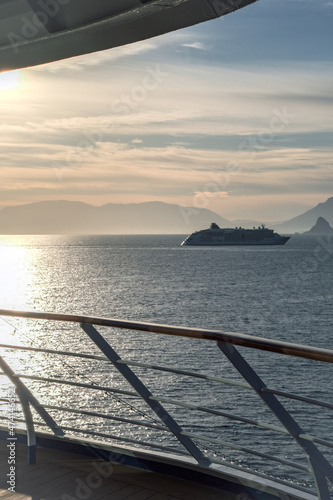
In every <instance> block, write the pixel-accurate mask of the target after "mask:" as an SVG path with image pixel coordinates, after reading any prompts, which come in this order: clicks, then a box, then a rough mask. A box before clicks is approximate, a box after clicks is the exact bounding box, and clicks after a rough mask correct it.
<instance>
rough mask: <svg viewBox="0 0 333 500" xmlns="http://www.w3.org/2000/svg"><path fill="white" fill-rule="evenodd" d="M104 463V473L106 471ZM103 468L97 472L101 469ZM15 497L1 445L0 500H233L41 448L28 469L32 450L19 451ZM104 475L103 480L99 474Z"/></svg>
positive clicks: (161, 477) (19, 447) (174, 481)
mask: <svg viewBox="0 0 333 500" xmlns="http://www.w3.org/2000/svg"><path fill="white" fill-rule="evenodd" d="M103 462H104V466H105V468H104V469H103ZM97 463H98V464H99V465H100V466H101V468H98V465H97V468H96V464H97ZM15 467H16V469H15V475H16V480H15V482H16V485H15V493H13V492H10V491H8V486H9V485H8V484H6V481H7V479H6V477H7V474H8V472H9V465H8V448H7V443H6V441H0V476H1V482H0V500H5V499H6V500H7V499H8V500H9V499H10V500H73V499H77V498H81V499H86V500H88V499H89V500H104V499H105V500H106V499H108V500H110V498H112V500H146V499H149V500H176V499H177V500H192V499H193V498H195V499H196V500H201V499H202V500H204V499H205V500H206V499H210V500H217V499H219V500H221V498H223V499H226V500H234V498H235V495H232V494H231V493H229V492H226V493H225V494H224V493H223V492H221V490H218V489H216V488H211V487H208V486H203V485H200V484H198V483H191V482H190V481H186V480H181V479H177V478H170V477H169V476H166V475H162V474H157V473H154V472H148V471H143V470H138V469H136V468H134V467H129V466H125V465H119V464H116V465H115V464H112V473H107V471H110V463H109V462H105V461H103V460H101V459H92V458H91V457H86V456H81V455H77V454H74V453H69V452H63V451H58V450H48V449H44V448H38V450H37V463H36V464H33V465H29V464H28V461H27V448H26V446H25V445H22V444H19V443H17V445H16V464H15ZM98 470H99V471H105V472H104V476H108V477H103V476H102V475H101V474H102V473H101V474H100V473H98V472H97V471H98Z"/></svg>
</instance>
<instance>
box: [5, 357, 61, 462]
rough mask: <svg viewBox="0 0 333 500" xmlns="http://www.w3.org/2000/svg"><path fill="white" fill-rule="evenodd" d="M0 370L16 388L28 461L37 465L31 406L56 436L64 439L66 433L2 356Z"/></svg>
mask: <svg viewBox="0 0 333 500" xmlns="http://www.w3.org/2000/svg"><path fill="white" fill-rule="evenodd" d="M0 368H1V369H2V371H3V372H4V373H5V374H6V375H7V377H8V378H9V380H10V381H11V382H12V384H13V385H14V386H15V388H16V393H17V395H18V397H19V400H20V403H21V406H22V410H23V413H24V417H25V422H26V427H27V446H28V461H29V463H31V464H34V463H36V435H35V429H34V423H33V419H32V414H31V410H30V405H31V406H33V407H34V408H35V410H36V412H37V413H38V414H39V416H40V417H41V418H42V419H43V420H44V422H45V423H46V425H47V426H48V427H50V429H51V430H52V432H53V433H54V434H55V435H56V436H60V437H62V436H64V432H63V431H62V430H61V429H60V428H59V427H58V426H57V424H56V422H55V421H54V420H53V418H52V417H51V415H50V414H49V413H48V412H47V411H46V410H45V408H44V407H43V406H42V405H41V404H40V403H39V402H38V400H37V399H36V398H35V396H34V395H33V394H32V393H31V392H30V391H29V389H28V388H27V387H26V385H25V384H24V383H23V382H22V380H20V379H19V377H18V376H17V375H15V372H14V371H13V370H12V369H11V367H10V366H9V365H8V364H7V363H6V361H5V360H4V359H3V357H2V356H0Z"/></svg>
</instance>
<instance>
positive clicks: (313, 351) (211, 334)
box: [0, 309, 333, 500]
mask: <svg viewBox="0 0 333 500" xmlns="http://www.w3.org/2000/svg"><path fill="white" fill-rule="evenodd" d="M1 316H11V317H17V318H27V319H41V320H49V321H61V322H72V323H79V324H80V326H81V328H82V330H83V331H84V332H85V333H86V334H87V335H88V337H90V339H91V340H92V341H93V342H94V343H95V344H96V345H97V347H98V348H99V349H100V351H102V353H103V355H102V356H101V355H94V354H84V353H73V352H68V351H57V350H52V349H46V348H39V347H38V348H37V347H25V346H17V345H11V344H0V347H2V348H3V349H5V350H14V349H15V350H26V351H31V352H36V353H46V354H54V355H58V356H67V357H74V358H82V359H86V360H95V361H103V362H108V363H110V362H111V363H112V364H113V366H114V367H115V368H116V370H118V372H120V374H121V375H122V377H123V378H124V379H125V380H127V382H129V384H130V385H132V387H133V389H134V391H131V390H123V389H120V388H111V387H106V386H104V385H99V384H96V383H83V382H76V381H73V380H64V379H63V378H60V379H59V378H52V377H43V376H38V375H37V376H36V375H29V374H24V373H22V374H21V373H15V372H14V371H13V370H12V369H11V368H10V367H9V366H8V365H6V363H5V362H4V360H2V358H0V360H2V368H3V370H4V372H3V373H1V372H0V375H2V374H5V375H7V377H8V378H10V380H11V381H12V382H13V383H14V384H15V385H16V387H17V389H18V395H19V399H20V403H21V405H22V408H23V413H24V417H25V423H26V425H27V430H28V432H29V439H30V442H31V443H35V437H34V425H36V426H37V425H38V426H40V425H43V426H45V423H46V425H48V426H49V427H51V428H53V430H56V432H61V431H64V430H69V431H72V432H77V433H81V434H87V435H93V436H95V437H103V438H108V439H113V440H116V441H117V440H118V441H119V440H123V441H124V442H127V443H133V444H141V445H144V446H148V447H149V446H150V447H152V448H157V449H162V450H165V451H173V452H177V453H182V454H188V455H189V456H192V457H193V458H194V459H195V460H196V462H197V463H198V464H200V465H201V466H202V467H206V468H207V467H211V465H212V464H213V463H215V464H220V463H221V461H219V460H218V459H214V458H210V459H208V457H206V456H205V455H204V454H203V453H202V451H201V449H200V447H199V445H197V441H199V442H200V441H202V442H207V443H211V444H215V445H218V446H222V447H224V448H230V449H234V450H239V451H242V452H245V453H250V454H251V455H253V456H258V457H261V458H265V459H266V458H268V459H270V460H272V462H277V463H280V464H284V465H286V466H290V467H294V468H295V469H298V470H301V471H310V472H311V473H312V474H313V477H314V479H315V482H316V485H317V490H318V495H319V498H320V499H322V500H324V499H325V500H326V499H328V498H329V493H328V486H327V480H329V481H331V482H333V468H332V466H331V465H330V464H329V463H328V461H327V460H326V458H325V457H324V456H323V455H322V454H321V452H320V451H319V450H318V449H317V448H316V446H315V443H317V444H321V445H325V446H327V447H330V448H331V447H332V443H331V442H330V441H328V440H324V439H320V438H316V437H313V436H310V435H307V434H306V433H305V432H304V431H303V429H302V428H301V427H299V425H298V424H297V423H296V422H295V420H294V419H293V417H291V415H290V414H289V412H288V411H287V410H286V409H285V408H284V407H283V406H282V404H281V403H280V402H279V401H278V400H277V399H276V396H281V397H285V398H289V399H292V400H296V401H301V402H304V403H308V404H312V405H317V406H321V407H324V408H326V409H329V410H331V409H333V405H332V404H330V403H328V402H323V401H317V400H315V399H311V398H307V397H303V396H298V395H296V394H291V393H288V392H284V391H280V390H276V389H270V388H268V387H267V386H266V385H264V384H263V382H262V381H261V379H260V378H259V377H258V375H257V374H256V373H255V372H254V370H253V369H252V367H250V366H249V365H248V363H247V362H246V361H245V360H244V358H243V357H242V356H241V354H240V353H239V352H238V351H237V350H236V348H235V347H234V346H235V345H240V346H243V347H249V348H252V349H257V350H263V351H269V352H275V353H280V354H284V355H288V356H297V357H301V358H305V359H312V360H317V361H321V362H328V363H332V362H333V351H332V350H329V349H320V348H313V347H309V346H303V345H298V344H292V343H288V342H281V341H275V340H270V339H265V338H259V337H251V336H249V335H243V334H239V333H230V332H222V331H214V330H205V329H199V328H186V327H178V326H169V325H158V324H154V323H142V322H134V321H125V320H118V319H106V318H96V317H91V316H81V315H68V314H54V313H39V312H24V311H9V310H1V309H0V317H1ZM93 325H99V326H105V327H112V328H121V329H126V330H135V331H141V332H148V333H158V334H163V335H174V336H180V337H186V338H193V339H200V340H210V341H215V342H217V345H218V347H219V348H220V351H222V352H223V354H224V355H225V356H226V358H227V359H229V361H230V362H231V363H232V364H234V366H235V368H236V369H237V370H238V371H239V372H240V374H241V375H242V377H243V379H245V381H246V383H244V382H243V383H241V382H238V381H236V380H228V379H225V378H219V377H214V376H209V375H205V374H202V373H197V372H193V371H186V370H180V369H178V368H173V367H172V368H170V367H165V366H164V367H163V366H157V365H154V364H148V363H142V362H137V361H133V360H125V359H122V358H120V357H119V356H118V354H117V353H116V352H115V351H114V350H113V348H112V347H111V345H110V344H109V343H107V342H106V340H105V339H104V338H103V337H102V336H101V334H100V333H99V332H98V331H97V330H96V329H95V328H94V326H93ZM130 366H133V367H139V368H143V369H145V370H158V371H165V372H167V373H172V374H178V375H181V376H187V377H193V378H197V379H202V380H203V381H208V382H214V383H218V384H229V385H235V386H238V387H241V388H244V389H251V390H252V391H253V392H254V393H257V395H258V396H259V397H260V398H262V399H263V401H264V402H265V403H266V404H267V405H268V407H269V408H270V410H271V411H272V413H273V414H274V415H275V416H276V417H277V418H278V419H279V420H280V422H281V423H282V427H277V426H274V425H270V424H267V423H264V422H260V421H255V420H252V419H249V418H246V417H243V416H237V415H234V414H232V413H230V412H228V411H220V410H218V409H214V408H208V407H206V406H201V405H197V404H192V403H190V402H189V401H186V402H183V401H178V400H175V399H172V398H170V397H162V396H155V395H153V394H151V393H150V391H149V390H148V388H147V387H146V386H145V385H144V384H143V383H142V381H141V380H140V379H139V378H138V377H137V375H135V374H134V372H133V371H132V370H131V369H130ZM23 379H27V380H33V381H37V382H46V383H54V384H64V385H68V386H73V387H82V388H86V389H93V390H97V391H104V392H105V393H107V394H111V395H122V396H127V397H129V398H141V400H142V401H144V402H145V403H146V405H147V406H148V407H150V409H151V410H152V411H153V412H155V414H156V415H155V419H157V420H158V419H160V420H161V421H162V423H163V425H161V422H160V424H157V423H156V422H155V421H154V424H148V423H146V422H142V423H141V422H139V421H137V420H135V419H126V418H122V417H121V416H119V417H113V416H109V415H104V414H102V413H100V412H98V411H96V412H92V411H86V410H76V409H74V408H66V407H64V406H57V405H47V404H45V405H43V406H41V405H40V404H39V403H38V401H37V400H36V398H34V396H33V395H32V393H31V392H30V391H29V389H27V388H26V386H25V385H24V383H23V382H22V380H23ZM115 397H117V396H115ZM162 403H165V404H167V405H169V406H170V405H171V406H175V407H180V408H184V409H189V410H194V411H199V412H204V413H206V414H211V415H216V416H218V417H222V418H226V419H228V420H230V421H237V422H241V423H243V424H249V425H252V426H257V427H260V428H263V429H266V430H270V431H273V432H279V433H282V434H285V435H289V436H291V437H292V438H293V439H294V440H295V441H296V442H297V443H298V445H299V446H300V447H301V448H303V450H304V451H305V452H306V454H307V455H309V465H310V468H309V469H307V468H306V467H304V466H302V465H300V464H296V463H294V462H292V461H290V460H286V459H283V458H278V457H275V456H273V455H270V454H266V453H261V452H258V451H255V450H253V449H251V448H247V447H244V446H242V445H238V444H234V443H228V442H226V441H224V440H222V439H215V438H211V437H207V436H204V435H201V434H197V433H195V432H189V431H187V430H186V431H185V430H183V429H182V428H181V427H180V426H179V425H178V423H177V421H176V420H174V419H173V417H171V415H170V413H169V412H168V411H166V410H165V408H164V407H163V406H162ZM29 405H32V406H33V407H34V408H35V410H36V411H37V412H38V413H40V416H41V418H42V419H43V420H44V422H45V423H44V424H43V423H42V424H41V423H40V422H34V420H33V418H32V414H31V412H30V406H29ZM47 410H54V411H59V412H60V411H61V412H63V413H64V414H65V413H66V412H67V413H77V414H83V415H87V416H91V417H98V418H104V419H106V420H111V421H112V420H114V421H119V422H122V423H128V424H132V425H141V426H143V427H148V428H152V429H155V430H159V431H167V432H170V433H172V434H174V436H175V437H176V439H177V440H178V442H179V443H180V444H182V445H183V447H184V448H185V450H186V451H185V450H183V451H181V450H175V449H173V448H170V447H169V446H165V445H156V443H155V444H154V443H147V442H146V441H141V440H139V439H132V438H128V437H125V436H122V437H120V436H115V435H113V434H108V433H105V432H96V431H94V430H89V429H78V428H75V427H70V426H68V425H60V426H58V425H57V424H56V422H54V421H53V420H52V419H51V417H50V415H49V414H48V412H47ZM149 418H151V417H149Z"/></svg>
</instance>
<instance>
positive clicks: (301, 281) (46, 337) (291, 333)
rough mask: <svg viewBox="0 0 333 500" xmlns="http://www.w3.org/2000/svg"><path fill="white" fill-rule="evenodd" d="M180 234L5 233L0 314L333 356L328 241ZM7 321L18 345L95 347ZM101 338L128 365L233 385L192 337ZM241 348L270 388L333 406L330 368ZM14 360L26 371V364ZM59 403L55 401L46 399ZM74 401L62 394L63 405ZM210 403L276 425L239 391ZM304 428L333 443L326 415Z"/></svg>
mask: <svg viewBox="0 0 333 500" xmlns="http://www.w3.org/2000/svg"><path fill="white" fill-rule="evenodd" d="M183 239H184V237H182V236H179V235H178V236H169V235H168V236H160V235H157V236H75V237H73V236H9V237H6V236H1V237H0V276H1V286H0V307H1V308H3V309H18V310H37V311H50V312H60V313H78V314H86V315H94V316H104V317H115V318H120V319H131V320H138V321H149V322H154V323H167V324H174V325H183V326H190V327H202V328H210V329H219V330H224V331H232V332H241V333H247V334H249V335H256V336H262V337H268V338H273V339H279V340H285V341H289V342H295V343H300V344H308V345H312V346H318V347H325V348H330V349H333V334H332V312H333V307H332V303H333V290H332V283H333V238H332V237H325V236H323V237H305V236H297V235H296V236H293V237H292V238H291V239H290V241H289V242H288V243H287V244H286V245H285V246H282V247H258V248H253V247H239V248H235V247H211V248H207V247H206V248H201V247H192V248H191V247H181V246H180V243H181V242H182V240H183ZM8 321H9V322H10V325H14V326H17V331H18V333H16V339H19V341H20V342H21V343H22V342H23V343H24V342H25V343H26V342H28V341H29V342H30V343H32V344H36V345H43V346H46V345H47V346H49V347H50V345H51V346H53V347H60V348H64V349H69V350H76V349H77V346H78V345H80V347H82V348H83V350H86V352H90V351H91V350H92V349H93V348H92V347H91V345H90V344H89V342H88V343H85V342H86V340H85V337H84V335H83V334H82V333H76V331H75V332H74V330H73V328H72V326H71V327H70V329H69V330H68V327H67V326H66V327H64V326H62V325H61V324H58V325H57V326H56V327H54V325H53V326H52V327H50V326H46V325H45V323H43V322H39V323H37V324H36V322H28V325H27V324H26V323H23V322H22V321H16V322H15V320H12V319H8ZM76 330H77V329H76ZM0 332H1V335H2V337H3V338H4V336H6V335H9V336H10V339H11V340H12V337H11V335H12V330H11V327H10V326H9V325H8V323H4V324H3V325H2V326H0ZM22 332H23V333H22ZM103 334H104V335H105V336H106V337H107V338H108V340H109V341H110V342H111V343H112V345H113V346H114V347H115V348H116V350H117V351H118V352H119V353H120V354H121V355H122V356H124V357H125V358H127V359H137V357H138V354H139V355H140V356H141V360H143V361H145V362H151V363H160V364H163V365H170V364H171V365H172V366H174V365H177V366H180V367H181V368H183V369H192V370H194V369H197V370H198V371H207V370H208V371H209V372H211V373H214V374H215V375H217V376H221V377H226V376H228V377H231V378H237V374H236V372H235V371H234V370H233V368H231V367H230V366H229V364H228V362H227V361H226V360H225V359H224V358H223V355H222V353H221V352H220V351H219V350H218V349H217V348H216V346H215V345H212V344H213V343H210V344H209V345H207V346H206V345H205V347H204V348H203V344H202V343H200V342H199V341H190V342H188V341H186V340H184V339H176V338H170V337H168V338H167V337H163V338H161V336H156V335H152V334H138V333H135V332H122V331H120V332H119V331H117V332H110V331H103ZM7 340H8V338H7ZM242 352H244V353H245V354H246V356H247V359H248V360H249V361H250V362H251V363H254V365H255V368H256V370H258V372H259V374H260V375H261V376H262V377H263V378H264V379H265V381H266V382H268V383H269V384H270V385H271V386H273V387H275V388H283V389H284V390H289V391H296V392H297V391H300V392H302V394H304V395H307V396H308V397H317V398H318V399H322V400H325V401H327V400H330V401H331V402H333V394H332V386H331V380H332V368H331V366H332V365H324V364H320V366H318V364H316V363H315V362H311V361H304V360H295V359H293V358H289V357H288V358H286V359H283V360H281V359H280V358H281V357H278V356H277V355H266V354H265V353H257V352H254V351H252V352H250V353H247V352H246V351H245V350H243V351H242ZM20 362H21V365H22V363H23V365H24V368H25V369H27V370H29V366H28V365H29V363H27V361H26V359H22V360H21V361H20ZM49 363H50V361H49V360H48V359H46V358H43V359H42V358H41V359H40V362H39V368H38V369H39V372H40V373H44V374H45V372H48V371H50V370H51V368H50V367H49ZM59 370H61V371H62V373H66V372H68V375H69V376H73V373H70V371H71V370H70V368H69V367H68V365H66V366H65V367H64V366H63V365H61V364H59ZM89 370H90V372H91V373H92V376H93V377H94V381H95V382H98V383H110V382H112V384H116V385H117V384H118V379H117V376H116V375H112V377H113V378H112V377H111V381H110V375H109V373H108V372H107V371H106V370H105V369H104V368H102V367H101V366H100V365H96V366H94V367H90V368H89ZM74 371H75V369H74ZM90 372H89V373H90ZM145 376H146V377H147V379H146V381H147V383H149V384H150V387H151V388H152V389H153V390H155V391H158V392H159V393H160V391H162V380H161V379H160V378H158V377H156V375H155V376H149V375H145ZM149 377H150V378H149ZM154 377H155V378H154ZM163 383H164V384H165V383H166V386H167V388H166V389H165V388H163V391H166V394H167V395H168V396H169V397H173V398H175V397H178V396H179V395H180V393H181V392H184V391H183V389H184V387H182V384H180V383H179V382H178V381H176V380H175V379H174V378H173V376H171V375H169V376H166V378H163ZM196 383H197V382H196ZM196 383H195V384H196ZM186 384H187V385H186V397H187V398H188V400H191V401H196V398H197V392H198V387H197V386H196V385H195V384H192V385H191V383H189V382H186ZM38 390H39V391H40V397H41V398H42V399H43V397H44V398H46V400H47V398H48V397H49V396H48V395H47V391H46V389H45V391H44V392H43V390H41V389H38ZM163 394H165V392H164V393H163ZM57 397H58V394H53V399H52V402H54V400H55V398H57ZM59 397H60V396H59ZM75 397H76V396H75V393H74V392H73V393H71V392H70V390H69V392H68V398H69V400H70V399H71V398H72V399H73V400H75ZM206 399H207V401H206V403H207V404H210V405H212V404H213V406H214V407H215V408H216V409H223V411H235V408H237V409H238V410H239V412H240V413H241V414H243V415H245V414H246V416H248V417H249V418H258V412H259V417H260V419H261V420H262V421H267V422H272V423H274V424H276V423H277V422H276V421H274V419H273V421H272V418H271V416H270V415H267V414H266V413H267V412H266V410H265V408H262V407H261V406H260V405H259V407H258V403H257V402H256V401H254V400H253V399H252V398H251V397H250V396H248V395H246V397H244V396H243V393H241V392H240V393H239V395H238V396H237V397H236V400H235V398H234V396H233V397H231V395H230V397H229V393H228V391H226V389H225V388H224V387H223V388H218V389H216V388H215V389H213V395H212V396H208V392H207V398H206ZM200 404H202V402H201V403H200ZM286 405H287V406H288V405H289V407H290V408H291V409H292V410H293V411H294V412H295V414H296V415H297V416H298V417H299V418H300V420H301V422H302V423H303V420H304V419H305V415H304V414H303V409H302V407H301V406H299V405H297V404H296V403H295V402H294V403H291V402H290V401H287V402H286ZM118 406H119V402H118ZM259 408H260V410H259ZM117 411H118V412H119V411H120V410H119V408H118V410H117ZM179 418H180V419H183V425H184V426H185V428H186V425H187V423H186V418H188V417H187V416H186V415H185V413H184V414H182V412H181V411H180V414H179ZM202 418H203V417H200V419H201V420H200V421H198V420H195V419H194V420H193V421H192V424H193V425H194V427H195V429H196V430H202V429H204V428H205V427H206V431H207V425H208V426H210V428H209V430H208V434H209V435H210V437H212V438H218V439H225V440H226V441H228V442H230V441H231V438H230V433H231V434H232V437H233V440H234V442H236V444H237V443H238V444H239V443H241V442H243V440H244V437H245V440H246V444H248V442H249V441H251V439H252V434H251V431H250V430H248V429H245V430H244V428H242V429H239V430H238V428H237V426H236V425H235V424H233V423H231V424H230V423H224V424H223V425H221V426H220V427H214V425H213V426H212V425H211V424H209V422H208V421H207V422H206V421H205V418H206V417H204V418H203V420H202ZM206 424H207V425H206ZM304 425H306V426H307V427H306V431H307V432H309V433H311V432H316V433H318V432H317V431H319V434H320V436H321V437H323V438H325V437H326V438H327V439H329V436H331V441H333V436H332V419H331V418H330V417H329V416H328V414H326V412H325V411H324V410H319V409H318V408H316V407H314V408H312V409H311V411H310V414H309V417H308V419H307V421H306V422H305V420H304ZM257 439H258V438H257V437H256V438H253V444H254V445H255V444H257V445H258V441H256V440H257ZM274 442H275V444H276V440H275V441H274ZM243 444H244V442H243ZM271 444H272V443H271ZM271 444H270V440H269V439H268V440H267V442H266V444H265V445H263V444H262V442H260V449H261V451H264V452H269V451H270V447H271ZM272 448H273V445H272ZM286 450H287V444H286V442H285V441H284V438H282V439H281V443H280V449H279V450H278V451H279V453H280V456H281V457H287V456H288V457H290V452H289V448H288V451H286ZM271 451H273V450H271ZM293 453H294V456H293V458H295V459H296V458H298V456H299V452H298V451H297V450H295V452H293ZM235 455H236V457H237V459H239V460H243V455H242V453H240V452H235V451H234V452H230V451H229V456H232V457H234V456H235Z"/></svg>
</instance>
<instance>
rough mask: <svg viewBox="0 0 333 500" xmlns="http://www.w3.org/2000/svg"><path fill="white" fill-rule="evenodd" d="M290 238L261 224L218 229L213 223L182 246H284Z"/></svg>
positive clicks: (192, 235)
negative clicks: (249, 226)
mask: <svg viewBox="0 0 333 500" xmlns="http://www.w3.org/2000/svg"><path fill="white" fill-rule="evenodd" d="M289 238H290V236H280V235H279V234H278V233H275V232H274V230H273V229H268V228H266V227H265V226H264V224H262V225H261V226H259V227H257V228H255V227H254V228H253V229H244V228H242V227H235V228H220V227H219V226H218V225H217V224H215V222H213V223H212V224H211V226H210V228H209V229H203V230H201V231H195V232H194V233H192V234H190V236H188V237H187V238H186V239H185V240H184V241H183V243H182V245H198V246H206V245H207V246H213V245H221V246H222V245H284V244H285V243H287V241H288V240H289Z"/></svg>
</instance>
